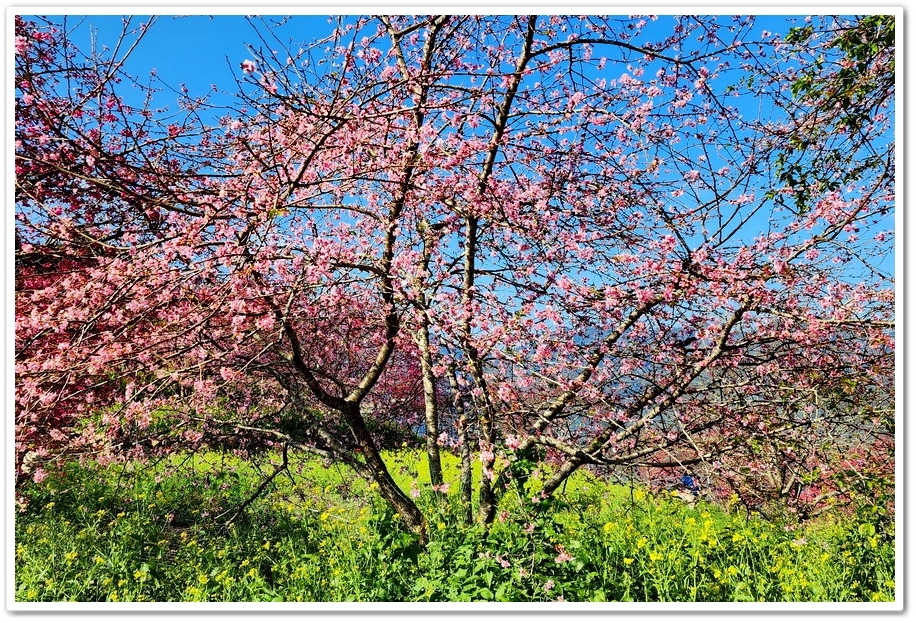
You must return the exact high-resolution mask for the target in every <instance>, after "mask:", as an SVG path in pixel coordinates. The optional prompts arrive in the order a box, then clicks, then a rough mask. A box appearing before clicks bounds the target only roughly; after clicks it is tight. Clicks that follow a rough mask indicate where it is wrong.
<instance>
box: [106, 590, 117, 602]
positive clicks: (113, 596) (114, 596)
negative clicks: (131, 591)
mask: <svg viewBox="0 0 916 623" xmlns="http://www.w3.org/2000/svg"><path fill="white" fill-rule="evenodd" d="M108 601H118V591H111V594H110V595H108Z"/></svg>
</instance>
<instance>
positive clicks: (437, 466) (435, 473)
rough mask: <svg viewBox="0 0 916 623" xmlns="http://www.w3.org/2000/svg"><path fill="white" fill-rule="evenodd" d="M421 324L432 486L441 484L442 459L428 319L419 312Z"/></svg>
mask: <svg viewBox="0 0 916 623" xmlns="http://www.w3.org/2000/svg"><path fill="white" fill-rule="evenodd" d="M420 317H421V323H422V324H421V326H420V330H419V331H418V332H417V342H418V344H417V345H418V346H419V347H420V370H421V373H422V376H423V411H424V417H425V421H426V456H427V457H428V459H429V481H430V483H431V484H432V485H434V486H439V485H441V484H442V459H441V457H440V456H439V413H438V410H437V409H436V379H435V377H434V376H433V359H432V353H431V352H430V350H429V320H428V319H427V317H426V314H425V313H422V314H420Z"/></svg>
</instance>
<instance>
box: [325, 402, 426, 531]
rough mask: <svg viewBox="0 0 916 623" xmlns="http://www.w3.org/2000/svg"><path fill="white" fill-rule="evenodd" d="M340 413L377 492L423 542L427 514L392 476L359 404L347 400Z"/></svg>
mask: <svg viewBox="0 0 916 623" xmlns="http://www.w3.org/2000/svg"><path fill="white" fill-rule="evenodd" d="M342 415H343V416H344V418H345V420H346V422H347V426H348V427H349V428H350V432H351V433H352V434H353V437H354V439H355V440H356V442H357V444H358V445H359V448H360V450H362V453H363V457H364V458H365V461H366V465H367V466H368V467H369V470H370V472H371V474H372V478H373V480H374V481H375V483H376V484H377V485H378V486H379V492H380V493H381V495H382V497H383V498H384V499H385V500H386V501H387V502H388V503H389V504H391V506H392V507H394V510H395V511H397V513H398V514H399V515H400V516H401V519H402V520H403V521H404V523H406V524H407V527H408V528H409V529H410V530H411V531H412V532H414V533H416V534H417V535H418V536H419V537H420V544H421V545H426V541H427V533H426V518H425V517H424V516H423V513H421V512H420V509H419V508H417V505H416V504H414V503H413V500H411V499H410V498H409V497H408V496H407V495H406V494H405V493H404V492H403V491H401V489H400V487H398V485H397V483H395V482H394V479H393V478H392V477H391V473H390V472H389V471H388V466H387V465H385V461H384V460H382V456H381V454H380V453H379V451H378V447H377V446H376V445H375V441H373V440H372V435H371V434H370V433H369V429H368V428H366V422H365V420H364V419H363V416H362V415H361V414H360V412H359V404H357V403H348V405H347V407H346V408H345V409H344V412H343V413H342Z"/></svg>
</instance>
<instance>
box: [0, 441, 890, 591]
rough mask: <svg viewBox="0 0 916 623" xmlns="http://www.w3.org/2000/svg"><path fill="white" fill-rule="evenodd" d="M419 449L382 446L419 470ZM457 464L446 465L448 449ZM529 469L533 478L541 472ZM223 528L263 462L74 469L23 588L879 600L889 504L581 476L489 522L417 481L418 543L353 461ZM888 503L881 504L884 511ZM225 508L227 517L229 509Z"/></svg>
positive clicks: (40, 528)
mask: <svg viewBox="0 0 916 623" xmlns="http://www.w3.org/2000/svg"><path fill="white" fill-rule="evenodd" d="M421 457H422V455H421V454H420V453H418V452H412V451H405V452H400V453H398V454H396V455H389V457H388V459H389V461H390V462H391V463H392V465H394V466H395V469H394V470H393V471H394V473H396V474H398V477H399V479H401V480H403V481H405V482H408V483H410V482H414V481H415V480H417V479H420V475H421V474H422V473H424V471H425V470H424V464H423V462H422V460H421ZM446 467H447V470H453V469H454V468H455V466H454V465H453V463H452V461H450V460H447V461H446ZM545 471H546V470H544V468H543V467H542V468H540V469H538V468H537V467H535V468H533V469H532V470H531V481H533V482H532V485H531V486H532V488H533V487H535V486H536V482H534V481H536V479H537V478H542V477H544V476H545V475H546V473H545ZM294 474H295V477H294V478H278V479H277V481H276V482H277V484H276V486H275V487H273V488H272V489H271V490H270V492H269V493H268V494H267V495H265V496H264V497H263V498H262V499H259V500H258V501H257V502H255V503H254V504H252V506H251V507H249V509H248V510H247V512H246V513H244V514H242V515H241V516H239V518H238V519H237V520H236V521H235V522H234V523H232V524H229V525H226V524H224V523H221V522H215V521H213V518H214V517H217V516H219V515H220V514H223V513H225V512H226V511H227V510H231V509H232V508H233V507H234V505H237V504H238V503H239V502H240V501H242V500H243V499H245V497H247V494H248V492H250V491H251V490H252V489H253V488H254V487H256V486H257V484H258V483H259V482H260V480H259V478H260V474H259V472H258V471H257V470H256V469H254V468H252V467H250V466H248V465H247V464H246V463H244V462H242V461H235V460H232V459H229V458H227V457H221V456H219V455H215V454H208V455H199V456H192V457H185V460H184V461H183V462H180V461H178V460H177V459H175V460H173V461H172V462H170V463H162V464H159V465H157V466H148V467H146V468H139V466H135V467H131V468H129V469H125V468H90V467H88V466H85V467H80V466H77V465H74V466H71V467H70V468H69V469H68V470H66V471H65V472H63V473H62V474H59V475H56V476H52V477H50V478H48V480H46V481H45V482H44V483H42V484H41V485H34V484H32V485H30V486H31V490H30V491H28V494H29V500H30V503H29V505H28V507H27V508H25V509H20V511H19V512H18V515H17V520H16V599H17V600H19V601H74V600H76V601H161V602H175V601H276V600H279V601H307V602H340V601H456V602H458V601H516V602H529V601H554V600H560V599H562V600H567V601H601V602H609V601H650V602H656V601H671V602H687V601H886V600H892V599H893V598H894V590H895V589H894V577H895V576H894V553H895V552H894V534H893V521H892V516H891V517H890V518H889V517H888V516H887V511H886V507H878V506H874V507H867V508H866V507H864V506H863V507H862V508H861V509H860V511H859V514H858V515H854V516H845V517H844V516H838V517H833V518H831V519H828V520H826V521H822V522H821V523H817V524H810V525H806V526H797V527H796V526H785V525H779V524H776V523H772V522H766V521H763V520H762V519H759V518H746V517H745V516H743V515H737V514H734V513H731V512H729V511H728V510H727V509H724V508H720V507H717V506H712V505H707V504H703V503H700V504H699V505H698V506H697V507H696V508H692V507H689V506H687V505H685V504H683V503H681V502H680V501H679V500H676V499H673V498H669V497H666V496H658V497H656V496H652V495H650V494H648V493H646V492H645V491H643V490H641V489H629V488H626V487H621V486H619V485H608V484H606V483H603V482H602V481H601V480H599V479H597V478H594V477H591V476H589V475H588V474H584V473H583V474H581V475H577V476H576V477H575V478H573V479H571V481H570V483H569V485H568V486H567V487H566V489H565V491H564V492H563V493H562V495H559V496H557V497H555V498H551V499H547V500H542V499H539V498H533V499H532V498H530V497H527V491H517V490H516V489H514V488H513V489H511V490H510V491H508V492H507V495H506V498H505V503H504V505H503V506H502V507H501V512H500V514H499V517H498V520H497V521H496V522H495V523H494V524H493V525H492V526H491V527H490V529H485V528H484V527H483V526H480V525H465V524H463V522H462V521H461V519H460V518H461V516H462V514H461V509H460V504H459V501H458V499H457V497H456V496H455V495H453V492H450V493H449V494H448V495H445V496H441V495H434V494H433V493H432V492H431V491H429V490H428V488H423V487H422V486H421V489H422V491H421V493H420V495H419V498H418V500H417V502H418V504H420V505H422V506H423V508H424V511H425V512H426V513H427V516H428V517H430V525H429V537H430V538H429V543H428V545H427V547H426V548H421V547H420V545H419V543H418V540H417V537H416V536H415V535H414V534H412V533H410V532H408V531H407V530H406V529H405V528H404V527H403V525H402V524H401V522H400V521H399V520H398V518H397V516H396V515H395V514H394V513H393V512H392V511H391V510H390V508H389V507H388V506H387V505H385V504H383V503H382V502H381V501H380V499H379V498H378V497H377V496H376V495H375V494H374V492H373V491H372V487H367V486H365V485H363V484H362V483H361V482H359V481H354V479H353V477H352V474H350V473H348V472H346V470H343V469H339V468H333V469H326V468H323V467H321V466H320V465H319V464H317V463H315V462H311V461H308V462H304V463H302V464H301V466H300V469H298V470H297V471H295V472H294ZM881 508H884V509H885V510H883V511H882V510H881ZM224 516H225V515H224Z"/></svg>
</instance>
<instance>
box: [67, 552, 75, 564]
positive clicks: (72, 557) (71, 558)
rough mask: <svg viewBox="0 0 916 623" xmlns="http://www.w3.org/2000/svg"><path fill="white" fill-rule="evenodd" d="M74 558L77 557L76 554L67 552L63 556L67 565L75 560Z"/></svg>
mask: <svg viewBox="0 0 916 623" xmlns="http://www.w3.org/2000/svg"><path fill="white" fill-rule="evenodd" d="M76 557H77V553H76V552H67V553H66V554H64V560H66V561H67V563H68V564H69V563H71V562H73V561H74V560H76Z"/></svg>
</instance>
